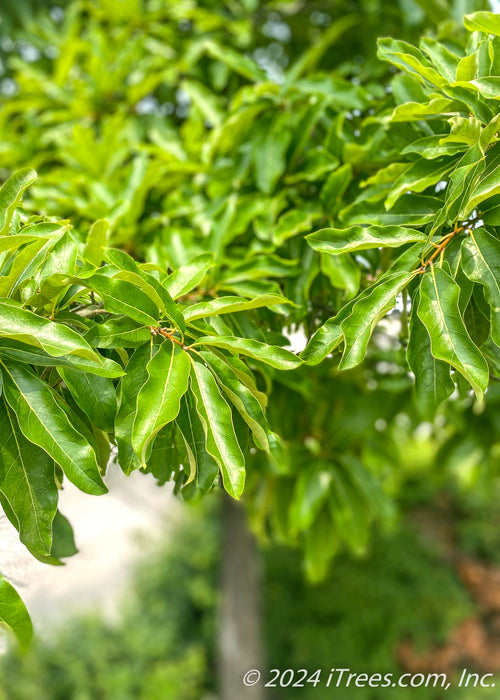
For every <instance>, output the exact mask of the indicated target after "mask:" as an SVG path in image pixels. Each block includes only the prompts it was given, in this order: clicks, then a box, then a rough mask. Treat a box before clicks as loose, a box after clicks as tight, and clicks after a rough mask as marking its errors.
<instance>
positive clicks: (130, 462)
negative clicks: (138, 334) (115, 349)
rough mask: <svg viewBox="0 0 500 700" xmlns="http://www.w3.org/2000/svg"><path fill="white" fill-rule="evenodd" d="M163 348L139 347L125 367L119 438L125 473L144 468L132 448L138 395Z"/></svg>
mask: <svg viewBox="0 0 500 700" xmlns="http://www.w3.org/2000/svg"><path fill="white" fill-rule="evenodd" d="M159 348H160V345H159V344H153V343H152V342H148V343H145V344H144V345H142V346H141V347H139V348H137V350H135V352H134V353H133V354H132V356H131V357H130V359H129V361H128V363H127V365H126V367H125V371H126V374H125V376H124V377H123V378H122V380H121V382H120V385H119V390H118V412H117V414H116V419H115V438H116V444H117V447H118V464H119V465H120V467H121V469H122V470H123V471H124V472H125V474H130V473H131V472H132V471H134V469H139V468H140V467H141V466H142V465H141V461H140V460H139V458H138V456H137V455H136V453H135V452H134V450H133V448H132V443H131V437H132V428H133V426H134V421H135V416H136V413H137V396H138V394H139V391H140V389H141V387H142V386H144V384H145V383H146V382H147V379H148V371H147V366H148V363H149V362H150V361H151V359H152V358H153V357H154V355H155V353H156V352H158V350H159Z"/></svg>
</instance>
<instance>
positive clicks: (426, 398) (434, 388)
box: [407, 288, 455, 420]
mask: <svg viewBox="0 0 500 700" xmlns="http://www.w3.org/2000/svg"><path fill="white" fill-rule="evenodd" d="M412 305H413V311H412V314H411V318H410V338H409V340H408V349H407V357H408V364H409V366H410V369H411V371H412V372H413V374H414V375H415V398H416V402H417V406H418V407H419V409H420V412H421V414H422V416H423V417H424V418H426V419H428V420H429V419H433V418H434V415H435V413H436V410H437V409H438V407H439V406H440V405H441V404H442V403H443V401H445V400H446V399H447V398H449V397H450V396H451V394H452V393H453V390H454V388H455V384H454V382H453V380H452V378H451V375H450V366H449V365H448V364H447V363H446V362H443V361H442V360H438V359H437V358H435V357H434V355H433V354H432V351H431V341H430V337H429V334H428V332H427V329H426V327H425V326H424V324H423V323H422V321H421V320H420V318H419V317H418V314H417V309H418V307H419V305H420V289H419V288H418V289H417V291H416V293H415V295H414V297H413V302H412Z"/></svg>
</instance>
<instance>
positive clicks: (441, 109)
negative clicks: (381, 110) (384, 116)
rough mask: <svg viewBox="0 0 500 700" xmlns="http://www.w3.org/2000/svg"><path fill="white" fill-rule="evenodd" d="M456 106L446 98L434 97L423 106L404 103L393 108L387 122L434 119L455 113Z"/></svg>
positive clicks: (416, 103) (418, 103)
mask: <svg viewBox="0 0 500 700" xmlns="http://www.w3.org/2000/svg"><path fill="white" fill-rule="evenodd" d="M456 105H457V103H456V102H454V101H453V100H451V99H449V98H446V97H436V98H434V99H432V100H430V101H429V102H427V103H424V104H422V103H420V102H406V103H405V104H402V105H398V106H397V107H395V109H394V111H393V112H392V114H391V116H390V118H389V121H390V122H391V123H397V122H416V121H420V120H422V119H425V118H429V119H435V118H436V117H442V116H443V115H445V114H450V113H453V112H455V111H456Z"/></svg>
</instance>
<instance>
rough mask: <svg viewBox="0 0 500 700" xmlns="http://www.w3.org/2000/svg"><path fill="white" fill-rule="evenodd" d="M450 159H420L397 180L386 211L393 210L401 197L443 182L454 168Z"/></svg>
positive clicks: (386, 202) (387, 202)
mask: <svg viewBox="0 0 500 700" xmlns="http://www.w3.org/2000/svg"><path fill="white" fill-rule="evenodd" d="M453 163H454V161H452V162H450V159H449V158H436V159H434V160H426V159H425V158H420V159H419V160H417V161H415V163H413V164H412V165H411V166H410V167H409V168H408V169H407V170H405V171H404V172H403V173H402V174H401V175H400V176H399V177H398V178H397V180H396V182H395V183H394V185H393V187H392V188H391V191H390V193H389V195H388V197H387V199H386V201H385V208H386V210H389V209H391V208H392V207H393V206H394V204H395V203H396V202H397V201H398V199H399V198H400V197H401V195H403V194H405V193H407V192H410V191H411V192H423V191H424V190H425V189H427V187H430V186H431V185H435V184H436V182H439V180H443V179H444V178H445V177H446V174H447V173H448V172H449V171H450V170H451V168H452V167H453Z"/></svg>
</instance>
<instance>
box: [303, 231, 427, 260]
mask: <svg viewBox="0 0 500 700" xmlns="http://www.w3.org/2000/svg"><path fill="white" fill-rule="evenodd" d="M306 240H307V242H308V243H309V245H310V246H311V247H312V248H314V250H318V251H320V252H322V253H330V254H331V255H340V254H341V253H345V252H348V251H355V250H366V249H370V248H397V247H398V246H401V245H404V244H405V243H410V242H412V241H422V242H425V241H427V236H426V234H425V233H423V232H422V231H417V230H416V229H409V228H403V227H401V226H351V227H350V228H346V229H335V228H324V229H321V230H320V231H316V232H315V233H311V234H310V235H309V236H306Z"/></svg>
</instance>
